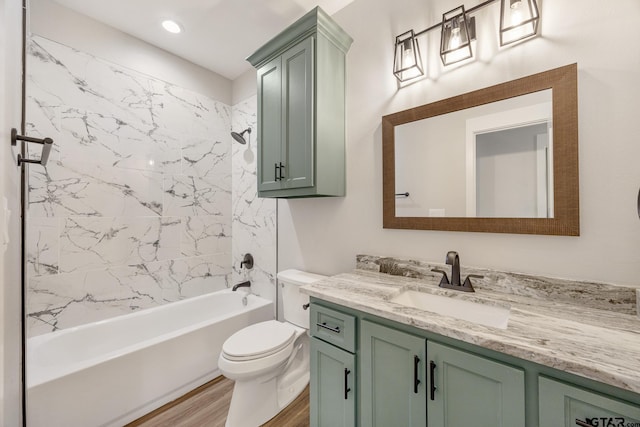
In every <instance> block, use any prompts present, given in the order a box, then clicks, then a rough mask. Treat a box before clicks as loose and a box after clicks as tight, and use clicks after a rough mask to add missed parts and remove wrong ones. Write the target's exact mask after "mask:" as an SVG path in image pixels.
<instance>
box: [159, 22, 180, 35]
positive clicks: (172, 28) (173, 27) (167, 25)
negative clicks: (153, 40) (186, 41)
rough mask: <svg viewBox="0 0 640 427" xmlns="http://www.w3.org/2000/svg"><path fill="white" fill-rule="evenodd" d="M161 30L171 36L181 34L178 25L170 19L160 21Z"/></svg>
mask: <svg viewBox="0 0 640 427" xmlns="http://www.w3.org/2000/svg"><path fill="white" fill-rule="evenodd" d="M162 28H164V29H165V30H167V31H169V32H170V33H173V34H178V33H181V32H182V27H181V26H180V24H178V23H177V22H176V21H172V20H171V19H167V20H165V21H162Z"/></svg>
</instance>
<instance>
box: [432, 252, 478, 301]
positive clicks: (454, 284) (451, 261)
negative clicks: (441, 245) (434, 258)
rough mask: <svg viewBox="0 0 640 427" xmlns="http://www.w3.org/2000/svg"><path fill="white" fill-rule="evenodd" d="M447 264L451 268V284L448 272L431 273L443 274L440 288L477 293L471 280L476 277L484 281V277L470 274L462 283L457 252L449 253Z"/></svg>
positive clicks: (437, 271)
mask: <svg viewBox="0 0 640 427" xmlns="http://www.w3.org/2000/svg"><path fill="white" fill-rule="evenodd" d="M445 263H446V264H447V265H450V266H451V282H449V278H448V277H447V272H446V271H444V270H440V269H438V268H432V269H431V271H435V272H436V273H440V274H442V279H440V285H438V286H440V287H441V288H446V289H455V290H456V291H463V292H475V289H473V285H472V284H471V278H472V277H475V278H478V279H482V278H483V277H484V276H480V275H478V274H469V275H468V276H467V278H466V279H464V283H460V256H459V255H458V252H456V251H449V252H447V258H446V259H445Z"/></svg>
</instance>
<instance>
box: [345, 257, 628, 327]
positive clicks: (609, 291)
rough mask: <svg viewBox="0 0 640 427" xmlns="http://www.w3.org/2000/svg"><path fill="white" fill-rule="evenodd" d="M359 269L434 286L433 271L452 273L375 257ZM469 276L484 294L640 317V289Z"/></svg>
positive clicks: (490, 273) (361, 261)
mask: <svg viewBox="0 0 640 427" xmlns="http://www.w3.org/2000/svg"><path fill="white" fill-rule="evenodd" d="M356 268H357V269H358V270H365V271H373V272H379V273H385V274H390V275H393V276H403V277H410V278H415V279H424V280H428V281H429V282H434V283H438V282H439V281H440V278H441V277H442V275H441V274H440V273H435V272H432V271H431V269H432V268H438V269H443V270H445V271H447V272H448V273H449V272H450V269H451V267H450V266H448V265H445V264H439V263H431V262H426V261H420V260H411V259H402V258H393V257H383V256H376V255H357V256H356ZM468 274H478V275H481V276H484V278H483V279H475V278H474V279H473V287H474V288H476V289H477V290H478V291H482V292H483V293H485V294H486V293H490V292H496V293H500V294H502V295H504V294H507V295H508V294H512V295H514V297H530V298H535V299H541V300H550V301H556V302H559V303H565V304H572V305H579V306H581V307H584V308H590V309H596V310H606V311H612V312H616V313H622V314H630V315H636V314H638V315H640V312H639V311H638V305H637V299H636V295H637V293H638V291H639V290H640V288H639V289H636V288H631V287H625V286H615V285H609V284H604V283H593V282H581V281H572V280H563V279H554V278H549V277H542V276H530V275H525V274H518V273H508V272H500V271H494V270H486V269H479V268H472V267H471V268H470V267H465V266H464V264H462V265H461V267H460V277H461V280H464V279H465V277H466V275H468ZM448 275H449V276H450V274H448ZM502 299H504V297H502ZM507 299H508V297H507Z"/></svg>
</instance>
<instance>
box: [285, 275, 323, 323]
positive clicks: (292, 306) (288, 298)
mask: <svg viewBox="0 0 640 427" xmlns="http://www.w3.org/2000/svg"><path fill="white" fill-rule="evenodd" d="M326 278H327V276H322V275H320V274H313V273H307V272H305V271H300V270H284V271H281V272H280V273H278V283H280V289H282V308H283V312H284V320H285V321H287V322H289V323H293V324H294V325H296V326H299V327H301V328H305V329H309V310H305V309H304V308H302V306H303V305H305V304H308V303H309V295H305V294H303V293H300V291H299V289H300V287H301V286H304V285H308V284H310V283H313V282H317V281H318V280H322V279H326Z"/></svg>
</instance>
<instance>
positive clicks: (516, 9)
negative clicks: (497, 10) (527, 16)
mask: <svg viewBox="0 0 640 427" xmlns="http://www.w3.org/2000/svg"><path fill="white" fill-rule="evenodd" d="M521 23H522V1H521V0H516V1H513V0H512V1H511V25H513V26H515V25H520V24H521Z"/></svg>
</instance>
